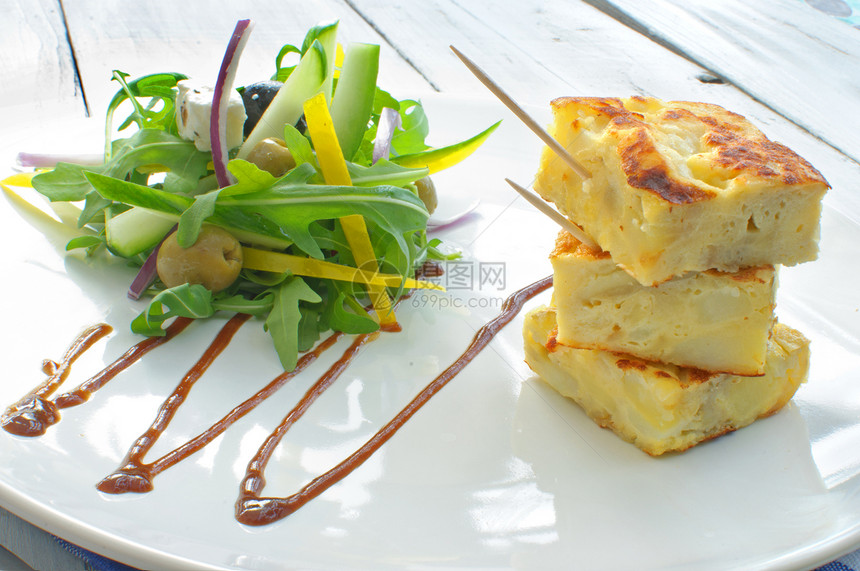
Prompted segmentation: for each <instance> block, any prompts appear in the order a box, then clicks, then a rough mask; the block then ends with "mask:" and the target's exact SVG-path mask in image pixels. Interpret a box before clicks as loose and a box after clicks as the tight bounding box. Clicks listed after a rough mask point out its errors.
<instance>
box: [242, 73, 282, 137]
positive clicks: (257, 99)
mask: <svg viewBox="0 0 860 571" xmlns="http://www.w3.org/2000/svg"><path fill="white" fill-rule="evenodd" d="M282 85H283V83H281V82H280V81H261V82H259V83H252V84H251V85H247V86H245V87H244V88H243V89H242V90H241V92H242V103H244V104H245V115H247V116H248V118H247V119H245V137H247V136H248V135H250V134H251V131H253V130H254V127H255V126H256V125H257V122H258V121H259V120H260V117H262V116H263V112H264V111H265V110H266V108H267V107H268V106H269V103H271V102H272V99H274V98H275V95H277V94H278V90H279V89H281V86H282Z"/></svg>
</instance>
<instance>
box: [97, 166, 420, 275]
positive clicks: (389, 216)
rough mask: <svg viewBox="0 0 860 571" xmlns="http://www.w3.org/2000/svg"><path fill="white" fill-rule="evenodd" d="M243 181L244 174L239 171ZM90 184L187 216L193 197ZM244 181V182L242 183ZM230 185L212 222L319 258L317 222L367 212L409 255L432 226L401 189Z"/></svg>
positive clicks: (105, 180) (116, 183) (114, 183)
mask: <svg viewBox="0 0 860 571" xmlns="http://www.w3.org/2000/svg"><path fill="white" fill-rule="evenodd" d="M234 174H236V175H237V178H238V177H240V176H243V172H241V171H237V172H236V173H234ZM86 176H87V178H88V180H89V181H90V182H91V183H92V184H93V186H94V187H95V188H96V190H97V191H98V192H99V194H101V195H102V196H103V197H105V198H107V199H110V200H116V201H120V202H124V203H126V204H130V205H133V206H142V207H144V208H149V209H150V210H156V211H159V212H164V213H167V214H172V215H178V214H182V212H184V211H185V210H186V209H187V208H189V207H190V206H191V203H192V199H191V198H189V197H185V196H179V195H176V194H171V193H168V192H164V191H161V190H158V189H154V188H150V187H146V186H143V185H136V184H133V183H130V182H126V181H122V180H117V179H113V178H110V177H105V176H102V175H99V174H95V173H88V174H87V175H86ZM239 182H240V183H241V182H242V179H240V180H239ZM229 189H230V187H227V188H226V189H224V191H222V192H221V193H220V194H219V196H218V199H217V200H216V201H215V206H214V211H213V214H212V215H211V216H209V217H208V222H211V223H212V224H216V225H218V226H222V227H224V228H226V229H228V230H229V229H237V230H240V231H244V232H252V233H255V234H261V235H264V236H271V237H275V238H287V239H289V240H291V241H292V242H294V243H295V245H296V246H297V247H298V248H299V249H301V250H302V251H303V252H305V253H306V254H308V255H309V256H312V257H314V258H317V259H322V258H323V253H322V250H321V249H320V247H319V246H318V245H317V243H316V242H315V241H314V239H313V236H312V235H311V233H310V232H309V230H308V227H309V225H310V224H311V223H312V222H315V221H317V220H328V219H337V218H340V217H341V216H347V215H350V214H361V215H363V216H364V217H365V219H366V220H367V221H368V222H372V223H374V224H375V225H376V227H377V228H378V229H379V230H380V231H382V232H385V233H388V234H391V235H392V236H393V237H394V239H395V240H396V241H397V244H398V245H399V246H400V248H401V250H402V251H403V252H408V251H409V245H408V244H407V238H406V235H407V234H408V233H410V232H413V231H415V230H422V229H424V228H425V227H426V225H427V218H428V217H429V214H428V213H427V210H426V208H425V207H424V203H422V202H421V200H420V199H419V198H418V197H417V196H416V195H415V194H414V193H412V192H411V191H409V190H408V189H405V188H400V187H395V186H376V187H354V186H321V185H299V184H293V183H292V182H291V181H289V180H288V179H287V177H285V178H282V179H279V180H277V181H276V182H275V183H274V184H273V185H272V186H270V187H268V188H263V189H261V190H258V191H256V192H245V193H243V194H239V195H229V194H228V195H227V196H224V195H225V193H227V192H228V191H229Z"/></svg>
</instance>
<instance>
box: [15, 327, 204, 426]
mask: <svg viewBox="0 0 860 571" xmlns="http://www.w3.org/2000/svg"><path fill="white" fill-rule="evenodd" d="M189 323H191V320H190V319H186V318H179V319H176V320H175V321H174V322H173V323H172V324H171V325H170V327H168V328H167V331H166V332H165V335H163V336H161V337H149V338H147V339H145V340H143V341H141V342H140V343H137V344H136V345H134V346H132V347H131V348H130V349H129V350H128V351H126V352H125V353H124V354H123V355H122V356H121V357H120V358H119V359H117V360H116V361H114V362H113V363H111V364H110V365H108V366H107V367H105V368H104V369H102V370H101V371H100V372H99V373H98V374H96V375H95V376H93V377H90V378H89V379H88V380H87V381H85V382H83V383H81V385H80V386H79V387H78V388H76V389H75V390H73V391H71V392H69V393H65V394H61V395H59V396H57V397H56V398H55V399H53V400H51V399H49V398H48V397H50V396H51V395H52V394H53V393H54V391H56V390H57V389H58V388H59V387H60V386H61V385H62V384H63V382H65V380H66V379H67V378H68V376H69V373H71V370H72V364H73V363H74V362H75V361H76V360H77V359H78V357H80V356H81V355H83V354H84V353H85V352H86V351H87V350H88V349H90V348H91V347H92V346H93V345H94V344H95V343H96V342H97V341H99V340H100V339H102V338H103V337H105V336H107V335H108V334H109V333H110V332H111V331H113V329H112V328H111V327H110V326H109V325H106V324H104V323H102V324H99V325H93V326H92V327H89V328H87V329H86V330H85V331H84V332H83V333H81V334H80V335H78V337H77V338H76V339H75V340H74V341H73V342H72V345H71V346H70V347H69V348H68V349H67V350H66V353H65V355H63V359H62V360H61V361H60V362H59V363H57V362H56V361H50V360H45V361H44V362H43V363H42V372H43V373H45V374H46V375H48V378H47V379H45V381H44V382H42V384H40V385H39V386H38V387H36V388H35V389H33V390H32V391H31V392H30V393H28V394H27V395H25V396H24V397H23V398H22V399H21V400H19V401H18V402H17V403H15V404H13V405H12V406H10V407H9V408H7V409H6V411H5V412H4V413H3V416H2V417H0V425H2V426H3V429H4V430H5V431H6V432H10V433H12V434H15V435H17V436H41V435H42V434H44V433H45V431H47V430H48V427H49V426H51V425H53V424H56V423H57V422H59V421H60V412H59V411H60V409H62V408H68V407H70V406H76V405H79V404H81V403H83V402H85V401H87V400H89V398H90V396H92V394H93V393H94V392H95V391H97V390H99V389H100V388H102V387H103V386H104V385H105V384H106V383H107V382H108V381H110V380H111V379H113V378H114V377H116V376H117V375H118V374H119V373H121V372H122V371H124V370H125V369H127V368H128V367H129V366H131V365H132V364H134V363H136V362H137V361H138V360H140V359H141V357H143V356H144V355H146V354H147V353H149V352H150V351H151V350H153V349H155V348H156V347H158V346H159V345H163V344H164V343H166V342H168V341H170V340H171V339H173V338H174V337H175V336H176V335H178V334H179V333H181V332H182V330H184V329H185V328H186V327H187V326H188V324H189Z"/></svg>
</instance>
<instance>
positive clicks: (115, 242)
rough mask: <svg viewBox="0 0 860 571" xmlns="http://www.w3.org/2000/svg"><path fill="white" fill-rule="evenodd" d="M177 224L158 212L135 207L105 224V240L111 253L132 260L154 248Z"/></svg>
mask: <svg viewBox="0 0 860 571" xmlns="http://www.w3.org/2000/svg"><path fill="white" fill-rule="evenodd" d="M175 224H176V221H175V220H171V219H170V218H166V217H164V216H162V215H161V214H158V213H157V212H153V211H152V210H148V209H146V208H140V207H134V208H131V209H129V210H126V211H125V212H122V213H120V214H117V215H116V216H114V217H112V218H110V219H109V220H108V221H107V222H106V223H105V239H106V241H107V246H108V248H109V249H110V251H111V252H113V253H115V254H117V255H118V256H123V257H125V258H130V257H132V256H135V255H137V254H140V253H141V252H145V251H147V250H149V249H151V248H154V247H155V246H156V245H157V244H158V243H159V242H160V241H161V239H162V238H164V237H165V236H166V235H167V233H168V232H170V229H171V228H173V226H174V225H175Z"/></svg>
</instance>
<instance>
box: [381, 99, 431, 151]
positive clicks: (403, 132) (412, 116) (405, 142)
mask: <svg viewBox="0 0 860 571" xmlns="http://www.w3.org/2000/svg"><path fill="white" fill-rule="evenodd" d="M398 110H399V111H400V120H401V128H400V129H398V130H397V131H396V132H395V133H394V138H393V139H391V152H392V154H394V155H405V154H411V153H417V152H420V151H423V150H425V149H428V148H429V147H428V146H427V144H426V143H425V142H424V139H426V138H427V135H428V134H429V133H430V123H429V122H428V121H427V115H426V114H425V113H424V107H423V106H422V105H421V103H420V102H418V101H414V100H411V99H406V100H404V101H401V102H400V106H399V109H398Z"/></svg>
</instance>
